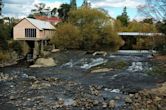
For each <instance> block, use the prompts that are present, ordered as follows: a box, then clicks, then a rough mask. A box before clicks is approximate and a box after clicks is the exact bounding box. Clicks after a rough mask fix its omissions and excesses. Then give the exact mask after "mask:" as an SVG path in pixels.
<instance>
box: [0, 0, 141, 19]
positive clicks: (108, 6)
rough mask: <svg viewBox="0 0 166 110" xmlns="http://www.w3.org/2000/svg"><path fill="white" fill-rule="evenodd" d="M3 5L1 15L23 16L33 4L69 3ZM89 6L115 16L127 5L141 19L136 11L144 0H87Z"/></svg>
mask: <svg viewBox="0 0 166 110" xmlns="http://www.w3.org/2000/svg"><path fill="white" fill-rule="evenodd" d="M2 1H3V2H4V7H3V9H2V14H3V16H9V17H15V18H23V17H26V16H27V15H29V13H30V11H31V9H34V4H37V3H45V4H46V6H47V7H50V8H51V9H52V8H54V7H57V8H58V7H59V6H60V5H61V4H62V3H70V0H2ZM89 1H90V2H91V6H92V7H95V8H104V9H105V10H107V11H108V13H109V15H110V16H111V17H113V18H116V17H117V16H118V15H121V13H122V11H123V8H124V7H125V6H126V7H127V13H128V15H129V17H130V20H132V19H136V20H139V19H142V18H143V17H142V16H141V15H140V14H139V13H138V12H137V6H139V5H144V0H89ZM82 3H83V0H77V6H81V4H82Z"/></svg>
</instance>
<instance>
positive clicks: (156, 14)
mask: <svg viewBox="0 0 166 110" xmlns="http://www.w3.org/2000/svg"><path fill="white" fill-rule="evenodd" d="M138 11H139V12H140V13H141V14H142V15H144V16H145V17H147V18H153V19H154V20H157V21H159V20H165V19H166V0H146V3H145V5H140V6H138Z"/></svg>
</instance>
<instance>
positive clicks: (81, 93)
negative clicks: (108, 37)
mask: <svg viewBox="0 0 166 110" xmlns="http://www.w3.org/2000/svg"><path fill="white" fill-rule="evenodd" d="M149 55H150V54H149V53H125V52H119V53H112V54H111V53H110V54H108V55H106V56H100V55H99V56H93V55H91V54H86V52H83V51H63V52H58V53H54V54H52V55H51V56H50V57H52V58H54V60H55V62H56V64H57V65H56V66H54V67H45V68H29V66H27V65H24V64H18V65H15V66H11V67H5V68H0V90H1V91H0V110H55V109H58V110H88V109H89V110H101V109H105V110H110V109H112V110H140V109H149V108H148V107H145V106H144V105H145V103H144V105H143V106H141V105H142V103H143V102H141V101H142V99H143V100H145V101H146V103H150V102H148V101H149V100H150V101H152V103H151V104H153V105H155V104H158V103H160V102H162V99H164V97H165V96H164V95H161V94H160V95H159V96H157V95H156V96H155V95H153V97H154V99H155V98H156V97H157V99H156V100H159V101H158V102H156V103H155V101H153V97H152V99H148V97H150V96H149V95H147V96H148V97H146V95H145V94H143V95H141V93H144V92H142V91H144V89H151V88H155V87H157V86H158V85H159V84H161V83H163V82H164V81H165V78H164V77H162V78H161V77H156V76H154V75H150V74H147V71H151V70H153V65H155V64H156V62H151V60H150V59H149ZM145 93H146V92H145ZM147 94H152V93H151V92H148V93H147ZM156 94H157V92H156ZM163 94H165V91H164V92H163ZM143 96H145V98H144V97H143ZM163 101H164V100H163ZM158 106H159V107H160V108H164V103H162V104H161V105H160V104H158ZM158 106H157V107H158ZM152 107H153V106H152ZM155 107H156V106H154V107H153V109H152V108H150V109H149V110H157V109H155ZM163 110H164V109H163Z"/></svg>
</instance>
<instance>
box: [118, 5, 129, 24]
mask: <svg viewBox="0 0 166 110" xmlns="http://www.w3.org/2000/svg"><path fill="white" fill-rule="evenodd" d="M117 20H120V21H121V23H122V25H123V26H128V24H129V17H128V15H127V8H126V7H124V9H123V13H122V14H121V15H120V16H118V17H117Z"/></svg>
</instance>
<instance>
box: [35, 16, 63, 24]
mask: <svg viewBox="0 0 166 110" xmlns="http://www.w3.org/2000/svg"><path fill="white" fill-rule="evenodd" d="M34 18H35V19H38V20H42V21H48V22H50V23H51V24H53V25H56V24H58V23H59V22H62V19H60V18H58V17H47V16H34Z"/></svg>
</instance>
